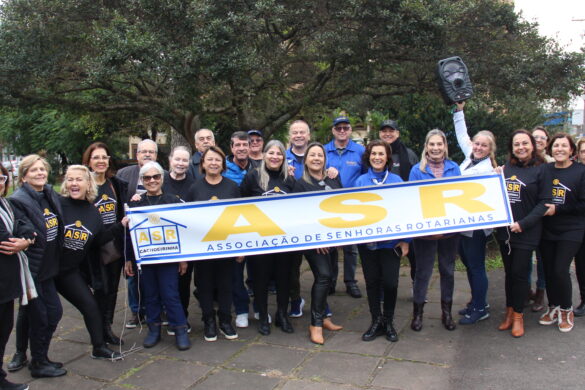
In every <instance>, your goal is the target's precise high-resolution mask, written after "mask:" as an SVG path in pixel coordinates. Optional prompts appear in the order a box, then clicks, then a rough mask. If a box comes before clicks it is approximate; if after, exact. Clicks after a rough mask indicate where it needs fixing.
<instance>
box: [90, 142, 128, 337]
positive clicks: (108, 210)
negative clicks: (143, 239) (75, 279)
mask: <svg viewBox="0 0 585 390" xmlns="http://www.w3.org/2000/svg"><path fill="white" fill-rule="evenodd" d="M82 164H83V165H85V166H86V167H88V168H89V169H90V171H91V172H92V173H93V177H94V179H95V182H96V184H97V197H96V198H95V199H94V200H93V204H94V206H95V207H96V208H97V210H98V212H99V214H100V216H101V219H102V222H103V224H104V228H105V229H109V228H110V227H112V226H113V225H114V224H115V223H117V222H120V221H122V218H124V201H125V199H126V196H127V195H126V191H127V188H128V183H126V182H125V181H124V180H122V179H120V178H118V177H116V176H115V175H114V166H113V161H112V158H111V153H110V150H109V148H108V146H107V145H106V144H104V143H103V142H94V143H93V144H91V145H89V146H88V148H87V149H86V150H85V152H84V153H83V158H82ZM113 245H114V248H115V249H117V251H118V252H119V253H120V254H122V253H123V251H124V240H123V232H119V233H118V234H115V235H114V236H113ZM90 256H92V257H93V259H92V261H91V263H92V264H95V265H96V268H97V270H96V271H97V272H93V274H92V275H91V276H92V277H91V278H90V279H91V280H88V282H90V284H91V286H92V287H93V290H94V296H95V298H96V300H97V302H98V305H99V307H100V312H101V314H102V320H103V324H104V326H103V330H104V340H105V342H106V343H109V344H117V345H121V344H124V342H123V341H122V340H121V339H120V338H119V337H118V336H116V335H115V334H114V332H113V331H112V323H113V322H114V312H115V311H116V301H117V299H118V285H119V284H120V275H121V274H122V268H123V267H124V259H123V258H122V256H120V258H118V259H116V260H113V261H111V262H110V263H108V264H104V263H103V262H102V261H101V256H100V250H96V251H93V252H92V253H91V254H90Z"/></svg>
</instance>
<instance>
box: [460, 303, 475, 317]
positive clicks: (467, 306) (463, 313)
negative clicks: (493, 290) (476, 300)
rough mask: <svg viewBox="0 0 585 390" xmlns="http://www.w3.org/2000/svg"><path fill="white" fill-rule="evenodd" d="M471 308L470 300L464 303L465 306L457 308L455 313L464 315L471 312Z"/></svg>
mask: <svg viewBox="0 0 585 390" xmlns="http://www.w3.org/2000/svg"><path fill="white" fill-rule="evenodd" d="M471 309H472V308H471V302H467V304H466V305H465V307H464V308H463V309H461V310H459V311H458V312H457V313H458V314H459V315H460V316H466V315H468V314H469V313H471Z"/></svg>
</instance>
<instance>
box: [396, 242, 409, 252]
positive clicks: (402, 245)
mask: <svg viewBox="0 0 585 390" xmlns="http://www.w3.org/2000/svg"><path fill="white" fill-rule="evenodd" d="M398 246H399V247H400V251H401V252H402V256H406V255H408V250H409V246H408V242H404V241H400V242H399V243H398Z"/></svg>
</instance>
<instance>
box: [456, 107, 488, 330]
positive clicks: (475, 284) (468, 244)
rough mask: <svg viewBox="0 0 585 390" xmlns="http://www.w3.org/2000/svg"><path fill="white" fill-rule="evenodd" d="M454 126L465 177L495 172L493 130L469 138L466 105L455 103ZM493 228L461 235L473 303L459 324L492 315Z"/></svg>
mask: <svg viewBox="0 0 585 390" xmlns="http://www.w3.org/2000/svg"><path fill="white" fill-rule="evenodd" d="M456 104H457V109H456V111H455V112H454V113H453V124H454V125H455V135H456V136H457V142H458V143H459V148H461V151H462V152H463V155H464V156H465V160H463V162H462V163H461V165H459V169H461V173H462V174H463V175H476V174H480V173H489V172H493V170H494V168H496V167H497V163H496V157H495V152H496V140H495V138H494V135H493V134H492V132H491V131H488V130H482V131H479V132H478V133H477V134H475V135H474V136H473V139H470V138H469V134H468V133H467V126H466V125H465V115H464V113H463V108H464V107H465V102H460V103H456ZM491 234H492V229H481V230H473V231H469V232H463V233H460V235H461V236H460V238H459V240H460V241H459V254H460V256H461V261H462V262H463V264H465V268H466V269H467V280H468V281H469V287H471V301H470V302H469V303H468V304H467V307H465V309H463V310H461V311H459V314H461V315H462V316H463V317H462V318H461V319H459V324H460V325H471V324H475V323H477V322H478V321H481V320H485V319H486V318H488V317H489V316H490V313H489V311H488V309H487V290H488V278H487V272H486V269H485V250H486V244H487V240H488V237H489V236H490V235H491Z"/></svg>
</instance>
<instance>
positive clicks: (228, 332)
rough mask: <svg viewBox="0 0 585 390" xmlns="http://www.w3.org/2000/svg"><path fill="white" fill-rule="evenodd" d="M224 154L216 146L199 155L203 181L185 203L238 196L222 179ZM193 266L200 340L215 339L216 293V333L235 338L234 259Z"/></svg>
mask: <svg viewBox="0 0 585 390" xmlns="http://www.w3.org/2000/svg"><path fill="white" fill-rule="evenodd" d="M225 161H226V159H225V154H224V153H223V151H222V150H221V149H220V148H218V147H217V146H210V147H209V148H208V149H207V150H205V151H204V152H203V154H202V155H201V165H200V167H201V168H200V169H201V174H202V175H203V177H202V178H200V179H199V180H197V181H196V183H195V184H193V185H192V186H191V189H190V190H189V192H188V194H187V196H186V198H185V201H187V202H197V201H214V200H218V199H233V198H239V197H240V188H239V187H238V185H237V184H236V183H235V182H233V181H232V180H230V179H228V178H225V177H223V176H222V173H223V172H225V170H226V162H225ZM192 263H193V264H194V267H195V286H197V292H198V297H199V304H200V305H201V314H202V320H203V337H204V338H205V340H206V341H215V340H217V322H216V320H215V308H214V303H213V300H214V294H215V293H216V292H217V303H218V310H217V316H218V318H219V330H220V332H221V333H222V334H223V335H224V336H225V338H226V339H228V340H233V339H237V338H238V334H237V333H236V331H235V329H234V328H233V326H232V314H231V308H232V275H233V273H234V266H235V260H234V258H227V259H217V260H198V261H193V262H192Z"/></svg>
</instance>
